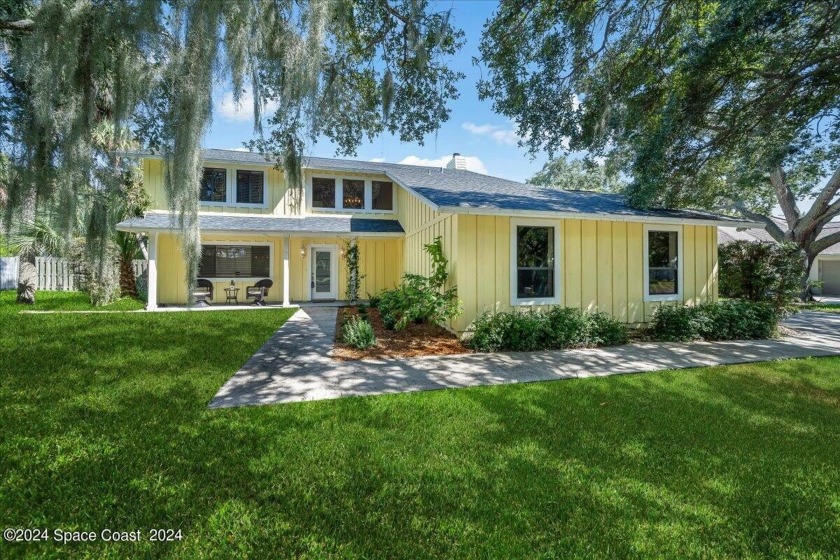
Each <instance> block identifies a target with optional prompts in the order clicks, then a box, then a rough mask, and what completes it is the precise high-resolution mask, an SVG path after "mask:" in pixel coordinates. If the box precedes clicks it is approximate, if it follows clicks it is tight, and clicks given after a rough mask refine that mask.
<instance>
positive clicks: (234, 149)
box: [222, 146, 250, 152]
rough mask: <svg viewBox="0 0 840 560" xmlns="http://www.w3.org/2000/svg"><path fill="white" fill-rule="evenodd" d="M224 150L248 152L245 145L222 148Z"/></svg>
mask: <svg viewBox="0 0 840 560" xmlns="http://www.w3.org/2000/svg"><path fill="white" fill-rule="evenodd" d="M222 149H224V150H231V151H233V152H250V150H249V149H248V148H246V147H245V146H237V147H236V148H222Z"/></svg>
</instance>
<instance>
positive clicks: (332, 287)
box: [306, 243, 338, 301]
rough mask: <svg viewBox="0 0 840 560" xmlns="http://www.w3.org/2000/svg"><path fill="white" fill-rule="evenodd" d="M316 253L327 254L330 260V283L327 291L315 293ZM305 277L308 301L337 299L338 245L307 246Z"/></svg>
mask: <svg viewBox="0 0 840 560" xmlns="http://www.w3.org/2000/svg"><path fill="white" fill-rule="evenodd" d="M318 253H329V255H330V259H329V263H330V283H329V291H328V292H327V291H324V290H323V289H321V291H316V290H317V289H318V288H323V286H318V285H317V283H316V281H315V273H316V271H315V266H314V264H315V259H316V258H317V255H318ZM306 262H307V269H308V270H307V277H308V279H309V299H310V300H311V301H316V300H335V299H338V245H335V244H327V243H318V244H312V245H310V246H309V258H308V259H307V261H306Z"/></svg>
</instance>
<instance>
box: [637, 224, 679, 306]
mask: <svg viewBox="0 0 840 560" xmlns="http://www.w3.org/2000/svg"><path fill="white" fill-rule="evenodd" d="M645 262H646V267H645V299H646V300H648V301H656V300H673V299H679V297H680V294H681V291H682V286H681V283H682V246H681V244H680V231H679V227H678V226H673V227H669V226H655V227H654V226H651V227H650V228H646V231H645Z"/></svg>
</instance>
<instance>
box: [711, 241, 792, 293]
mask: <svg viewBox="0 0 840 560" xmlns="http://www.w3.org/2000/svg"><path fill="white" fill-rule="evenodd" d="M718 258H719V260H720V295H721V296H722V297H726V298H733V299H743V300H747V301H759V302H768V303H772V304H774V305H775V306H776V307H779V308H781V307H785V306H787V305H789V304H790V303H792V302H793V301H794V299H796V298H797V297H798V296H799V295H800V294H801V291H802V279H803V277H804V276H805V256H804V254H803V253H802V250H801V249H800V248H799V247H797V246H796V245H794V244H793V243H784V244H781V245H776V244H774V243H759V242H750V241H734V242H732V243H727V244H726V245H723V246H722V247H720V249H719V250H718Z"/></svg>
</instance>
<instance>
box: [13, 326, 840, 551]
mask: <svg viewBox="0 0 840 560" xmlns="http://www.w3.org/2000/svg"><path fill="white" fill-rule="evenodd" d="M289 314H290V313H289V312H288V311H284V310H260V311H255V312H243V311H239V312H235V311H234V312H222V311H218V312H202V313H159V314H149V313H138V314H134V313H125V314H108V315H95V314H69V315H67V314H65V315H59V314H52V315H38V314H11V313H6V314H0V333H2V335H0V399H2V407H0V473H2V478H0V521H2V525H3V526H18V527H21V526H22V527H35V528H42V527H44V528H49V529H53V528H61V529H64V530H94V531H99V530H101V529H103V528H110V529H115V530H125V531H129V530H136V529H141V530H147V529H150V528H174V529H180V530H181V531H182V533H183V537H184V539H183V541H181V542H176V543H169V544H150V543H148V542H142V543H127V544H118V545H105V544H103V543H93V544H78V543H76V544H68V545H64V546H59V545H56V544H53V543H49V544H46V543H42V544H29V545H22V544H9V543H2V542H0V557H2V558H14V557H21V556H24V555H28V556H30V557H36V558H37V557H52V558H59V557H61V558H64V557H89V558H136V557H147V556H155V557H164V558H184V559H192V558H245V557H252V558H277V557H308V558H323V557H334V558H345V557H349V558H374V557H375V558H411V559H415V558H431V557H435V558H442V557H449V558H471V557H480V558H491V557H492V558H512V557H519V558H534V557H543V558H574V557H578V558H592V557H603V558H621V557H651V556H659V557H667V558H677V557H680V558H690V557H695V558H696V557H705V558H713V557H733V558H735V557H739V558H743V557H754V558H767V557H800V558H805V557H808V558H830V557H834V558H836V557H837V556H838V555H840V445H838V431H840V359H834V358H826V359H811V360H804V361H789V362H782V363H773V364H765V365H749V366H738V367H725V368H712V369H699V370H692V371H680V372H664V373H656V374H642V375H630V376H619V377H612V378H606V379H592V380H575V381H562V382H551V383H534V384H524V385H509V386H500V387H485V388H474V389H462V390H455V391H437V392H427V393H415V394H403V395H393V396H384V397H371V398H352V399H342V400H337V401H324V402H313V403H300V404H293V405H279V406H267V407H256V408H245V409H236V410H213V411H210V410H207V409H206V405H207V402H208V401H209V400H210V398H211V397H212V396H213V394H214V393H215V392H216V391H217V389H218V388H219V386H220V385H221V384H222V383H223V382H224V381H225V380H226V379H228V377H229V376H230V375H231V374H232V373H233V372H234V371H235V370H236V369H237V368H238V367H239V366H240V365H241V364H242V363H244V362H245V360H246V359H247V358H248V357H249V356H250V355H251V353H252V352H253V351H254V350H256V349H257V348H258V347H259V346H260V345H261V343H262V342H263V341H264V340H265V339H266V338H267V337H268V336H269V335H270V334H271V333H272V332H273V331H274V330H275V329H276V328H277V327H278V326H279V325H280V324H281V323H282V322H283V321H284V320H285V319H286V318H288V316H289Z"/></svg>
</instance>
